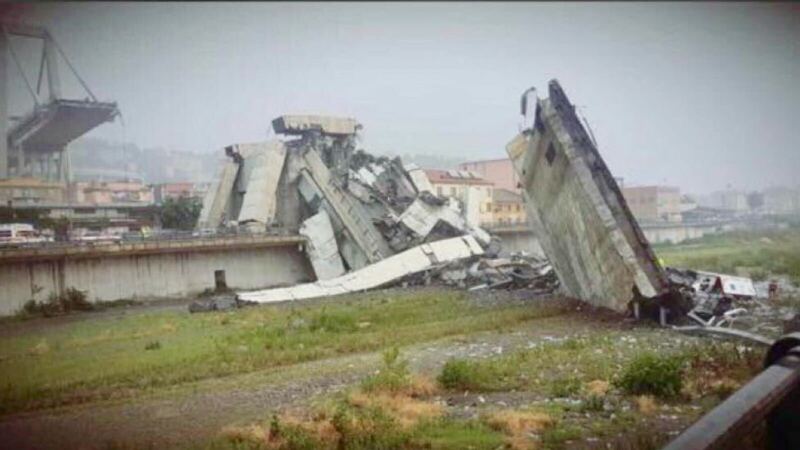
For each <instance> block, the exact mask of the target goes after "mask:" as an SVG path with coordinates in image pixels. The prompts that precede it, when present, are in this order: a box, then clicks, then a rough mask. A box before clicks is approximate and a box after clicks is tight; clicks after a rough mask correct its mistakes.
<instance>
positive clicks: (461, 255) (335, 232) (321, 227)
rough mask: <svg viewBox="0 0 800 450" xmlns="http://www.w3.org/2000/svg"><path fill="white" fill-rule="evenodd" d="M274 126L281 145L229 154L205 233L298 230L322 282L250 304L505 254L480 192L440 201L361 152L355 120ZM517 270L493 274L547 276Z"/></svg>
mask: <svg viewBox="0 0 800 450" xmlns="http://www.w3.org/2000/svg"><path fill="white" fill-rule="evenodd" d="M272 125H273V128H274V130H275V132H276V134H278V135H280V136H281V138H280V139H275V140H272V141H269V142H263V143H254V144H237V145H232V146H229V147H227V148H226V149H225V154H226V155H227V156H228V158H229V159H228V160H227V161H226V163H225V164H224V165H223V167H222V168H221V170H220V173H219V175H218V177H217V179H216V181H215V182H214V184H213V185H212V187H211V189H210V190H209V192H208V194H207V196H206V198H205V199H204V202H203V209H202V211H201V214H200V219H199V221H198V228H199V229H201V230H209V229H211V230H218V229H226V228H227V229H231V228H232V229H245V230H249V231H253V232H264V231H269V230H274V229H282V230H296V232H297V233H299V234H300V235H303V236H305V237H306V240H307V244H306V253H307V255H308V257H309V261H310V263H311V266H312V267H313V270H314V273H315V275H316V278H317V281H316V282H315V283H308V284H305V285H299V286H293V287H291V288H281V289H270V290H264V291H257V292H248V293H242V294H241V295H240V298H241V299H242V300H244V301H252V302H260V303H263V302H270V301H280V300H287V299H298V298H310V297H317V296H321V295H335V294H338V293H344V292H352V291H358V290H364V289H371V288H374V287H381V286H386V285H390V284H392V283H397V282H402V280H403V279H406V278H409V277H414V276H419V274H420V273H426V274H429V275H428V276H430V274H432V273H434V272H436V271H438V270H440V269H441V267H443V266H444V265H446V264H450V263H458V262H460V261H463V260H469V259H470V258H472V257H477V256H481V257H482V256H484V255H485V256H486V257H489V258H491V257H493V256H494V255H496V254H497V252H498V251H499V241H498V240H497V239H493V238H492V236H490V234H489V233H487V232H486V231H485V230H483V229H481V228H480V227H479V226H478V224H477V221H478V213H479V208H480V205H478V204H477V202H475V201H470V200H473V199H477V198H478V193H477V192H475V193H471V192H470V191H469V190H468V191H467V192H466V195H465V197H466V199H465V200H464V201H459V200H457V199H455V198H451V197H448V198H445V197H439V196H437V195H435V194H434V192H433V189H432V186H431V184H430V182H429V180H428V178H427V177H426V175H425V172H424V171H423V170H422V169H420V168H419V167H416V166H414V165H404V164H403V163H402V162H401V160H400V159H399V158H395V159H390V158H387V157H376V156H373V155H371V154H369V153H367V152H366V151H364V150H361V149H357V148H356V144H357V141H358V132H359V130H360V129H361V125H360V124H359V123H358V122H356V121H355V120H354V119H348V118H336V117H324V116H281V117H279V118H277V119H275V120H274V121H273V122H272ZM509 264H511V263H510V262H509ZM514 264H516V265H515V269H514V270H516V271H517V272H518V273H517V272H514V270H511V269H508V268H497V267H489V270H490V271H494V272H498V273H500V274H503V276H505V277H511V276H512V275H506V274H507V273H516V275H513V276H515V277H516V281H514V284H516V285H522V284H525V283H526V282H532V281H533V279H534V278H536V276H534V275H531V274H532V273H536V274H538V272H537V270H541V268H538V269H535V270H534V269H533V268H530V270H528V271H526V270H525V264H523V263H522V262H517V263H514ZM480 267H483V266H480ZM480 272H483V270H482V269H479V268H477V267H476V268H474V269H473V270H472V272H471V273H474V274H476V275H474V276H475V277H476V278H477V277H480V276H479V273H480ZM526 277H527V278H526ZM483 278H485V279H486V280H487V281H490V282H491V283H496V282H498V281H499V280H494V279H492V278H491V277H483ZM409 279H410V278H409ZM509 279H511V278H509ZM543 286H544V285H543Z"/></svg>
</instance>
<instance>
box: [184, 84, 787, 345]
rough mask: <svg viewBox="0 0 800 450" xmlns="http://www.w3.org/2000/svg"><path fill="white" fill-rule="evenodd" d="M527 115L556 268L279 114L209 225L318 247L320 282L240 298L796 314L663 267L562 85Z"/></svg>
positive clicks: (407, 177) (372, 159)
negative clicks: (450, 294) (480, 299)
mask: <svg viewBox="0 0 800 450" xmlns="http://www.w3.org/2000/svg"><path fill="white" fill-rule="evenodd" d="M521 113H522V115H523V120H524V123H525V124H526V126H523V128H522V131H521V132H520V133H519V134H518V135H517V136H516V137H515V138H514V139H513V140H512V141H511V142H510V143H509V144H508V145H507V147H506V150H507V152H508V155H509V158H510V160H511V162H512V165H513V167H514V170H515V172H516V174H517V175H518V177H519V180H520V186H521V188H522V194H523V198H524V200H525V206H526V211H527V215H528V218H529V221H530V223H531V224H532V231H533V232H534V233H535V235H536V237H537V239H538V241H539V243H540V245H541V247H542V249H543V250H544V253H545V254H546V255H547V258H548V260H544V259H537V258H533V257H531V256H528V255H512V256H511V257H510V258H498V257H497V255H498V254H499V245H500V243H499V241H498V240H497V239H496V238H493V237H492V236H490V235H489V234H488V233H487V232H486V231H484V230H483V229H481V228H480V227H479V226H478V225H477V220H478V212H479V205H478V204H477V202H476V201H475V199H476V198H477V193H476V195H474V196H473V195H471V193H470V192H469V190H468V191H467V192H466V196H465V197H466V199H465V200H463V201H459V200H456V199H454V198H443V197H439V196H437V195H435V194H434V192H433V189H432V187H431V183H430V182H429V180H428V179H427V177H426V175H425V173H424V172H423V171H422V170H421V169H420V168H418V167H416V166H413V165H404V164H403V163H402V162H401V161H400V159H399V158H396V159H389V158H386V157H376V156H373V155H371V154H369V153H367V152H365V151H363V150H361V149H357V148H356V143H357V138H358V131H359V130H360V129H361V125H360V124H359V123H358V122H356V121H355V120H353V119H344V118H335V117H323V116H282V117H279V118H277V119H275V120H274V121H273V122H272V125H273V128H274V130H275V132H276V133H277V134H278V135H280V136H281V139H276V140H273V141H270V142H265V143H257V144H238V145H233V146H229V147H227V148H226V149H225V153H226V155H227V156H228V157H229V160H228V161H227V162H226V164H225V165H224V166H223V167H222V168H221V171H220V175H219V177H218V178H217V181H216V182H215V184H214V185H213V186H212V188H211V189H210V190H209V193H208V195H207V197H206V198H205V200H204V203H203V210H202V212H201V216H200V221H199V227H200V228H210V229H219V228H226V227H234V228H245V229H249V230H256V231H264V230H272V229H282V230H296V232H298V233H299V234H301V235H303V236H305V237H306V238H307V245H306V252H307V254H308V257H309V260H310V262H311V265H312V266H313V269H314V272H315V274H316V277H317V281H316V282H313V283H306V284H300V285H296V286H291V287H284V288H276V289H267V290H262V291H255V292H243V293H239V294H238V295H237V302H239V301H243V302H256V303H267V302H275V301H286V300H297V299H305V298H314V297H322V296H330V295H337V294H342V293H347V292H358V291H363V290H366V289H374V288H378V287H386V286H392V285H401V286H409V285H427V284H431V283H443V284H446V285H451V286H458V287H460V288H463V289H469V290H481V289H519V288H524V289H526V290H529V291H531V292H533V293H537V294H538V293H551V292H554V291H555V290H557V289H558V290H560V291H561V292H563V293H564V294H566V295H567V296H569V297H572V298H577V299H581V300H584V301H586V302H588V303H591V304H592V305H594V306H599V307H605V308H608V309H611V310H615V311H617V312H631V310H633V312H634V315H636V316H637V317H639V316H641V315H642V314H644V315H646V316H650V317H652V318H659V319H660V320H661V322H662V323H663V324H665V325H666V323H667V322H668V321H669V322H672V323H677V322H681V321H684V322H685V321H689V320H690V321H693V322H695V323H696V325H695V326H694V327H689V328H692V329H702V330H712V331H713V330H722V332H723V333H728V334H737V333H738V334H739V335H742V336H743V337H746V338H752V339H756V340H758V339H762V340H765V341H766V340H768V339H767V338H762V337H761V336H760V335H758V334H757V333H759V332H769V333H773V332H774V331H776V330H775V327H776V326H777V327H778V328H779V327H780V322H781V321H782V320H785V318H786V317H785V316H786V314H785V312H786V311H782V310H780V309H779V308H775V307H770V306H769V305H767V304H766V303H764V302H763V301H762V300H760V299H759V298H758V296H757V295H756V291H755V288H754V286H753V283H752V282H751V281H750V280H749V279H746V278H738V277H731V276H727V275H720V274H712V273H702V272H696V271H690V270H679V269H670V268H667V269H664V268H662V267H661V265H660V264H659V263H658V261H657V259H656V258H655V254H654V253H653V251H652V249H651V248H650V245H649V243H648V242H647V240H646V239H645V237H644V235H643V233H642V231H641V229H640V228H639V226H638V224H637V222H636V220H635V219H634V217H633V215H632V214H631V212H630V210H629V208H628V205H627V203H626V202H625V199H624V198H623V196H622V193H621V191H620V189H619V186H618V185H617V183H616V181H615V179H614V177H612V176H611V173H610V171H609V170H608V167H607V166H606V164H605V162H604V161H603V159H602V157H601V156H600V153H599V151H598V150H597V144H596V143H595V142H594V138H593V136H592V135H591V133H590V131H587V128H584V124H585V123H586V121H585V119H581V118H579V117H578V115H577V113H576V111H575V108H574V106H573V105H572V103H570V101H569V99H568V98H567V96H566V94H565V93H564V91H563V90H562V89H561V86H560V85H559V84H558V82H557V81H556V80H552V81H551V82H550V84H549V97H548V98H542V99H540V98H538V97H537V96H536V90H535V89H529V90H528V91H526V92H525V93H524V94H523V96H522V102H521ZM754 318H755V319H759V318H760V319H759V320H755V319H754ZM747 323H751V324H750V325H747ZM689 328H686V327H683V329H684V330H688V329H689Z"/></svg>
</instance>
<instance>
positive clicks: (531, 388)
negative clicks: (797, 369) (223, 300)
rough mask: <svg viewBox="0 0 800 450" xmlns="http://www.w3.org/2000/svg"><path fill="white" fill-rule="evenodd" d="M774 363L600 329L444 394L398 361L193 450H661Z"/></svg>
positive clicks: (454, 372) (466, 368) (738, 350)
mask: <svg viewBox="0 0 800 450" xmlns="http://www.w3.org/2000/svg"><path fill="white" fill-rule="evenodd" d="M762 356H763V355H762V354H761V353H760V352H759V351H757V350H751V349H747V348H742V347H737V346H735V345H731V344H716V345H714V344H710V343H708V342H698V341H690V340H686V339H681V338H680V337H677V335H676V334H674V333H668V332H664V331H658V330H654V329H647V328H642V329H635V330H628V331H613V330H596V331H594V332H590V333H588V334H585V335H583V336H580V337H574V338H568V339H561V340H553V341H548V342H544V343H542V344H541V345H536V346H534V347H533V348H529V349H524V350H520V351H516V352H513V353H511V354H509V355H504V356H498V357H493V358H488V359H483V360H469V359H453V360H450V361H448V362H447V363H446V364H445V365H444V367H443V368H442V370H441V372H440V373H439V375H438V377H437V380H436V382H435V383H432V382H431V380H429V379H426V378H424V377H420V376H419V375H418V374H412V373H410V372H409V371H408V370H407V368H406V367H405V366H404V364H403V362H402V360H399V362H398V360H397V359H396V358H397V355H396V354H395V355H390V356H389V357H388V358H387V363H386V365H385V367H384V368H383V369H382V371H381V372H380V373H378V374H377V375H373V376H371V377H368V378H367V379H365V380H364V381H362V383H361V385H360V386H356V387H354V388H352V389H351V390H349V391H347V392H345V393H342V394H339V395H336V396H334V397H333V398H329V399H327V400H326V401H325V402H322V403H320V404H317V405H313V406H311V407H309V409H307V410H305V411H302V412H299V413H298V412H297V411H295V412H293V413H287V414H283V415H275V416H273V417H272V418H271V419H270V420H265V421H263V422H260V423H255V424H251V425H249V426H246V427H234V428H228V429H225V430H223V432H222V433H220V435H219V436H218V437H216V438H214V439H211V440H210V441H208V442H205V443H201V444H195V445H193V446H191V447H190V448H195V449H233V448H238V449H242V448H245V449H302V448H320V449H331V450H333V449H341V448H344V449H368V448H397V449H410V448H425V449H429V448H437V449H461V448H473V449H496V448H512V449H518V450H523V449H538V448H544V449H563V448H621V449H631V450H632V449H637V450H641V449H656V448H660V447H661V446H662V445H663V444H664V443H666V442H667V441H668V440H669V439H670V437H671V436H673V435H674V433H676V432H677V431H679V430H680V429H682V428H683V427H685V426H686V425H687V424H689V423H691V422H692V421H693V420H695V419H696V418H697V417H699V415H701V414H702V413H703V412H705V411H707V410H708V409H710V408H711V407H713V406H714V405H716V404H717V403H718V402H719V401H720V400H721V399H723V398H725V397H726V396H728V395H729V394H730V393H732V392H733V391H734V390H735V389H737V388H738V387H739V386H740V385H741V384H743V383H744V382H746V381H747V380H748V379H749V378H750V377H752V376H753V374H754V373H756V372H757V371H758V370H759V367H760V363H761V359H762ZM493 396H495V397H494V398H493ZM496 398H500V399H502V401H494V400H495V399H496ZM444 399H446V400H444ZM487 399H488V400H487ZM465 409H466V410H468V411H470V412H468V413H466V414H465V413H464V410H465ZM608 446H610V447H608Z"/></svg>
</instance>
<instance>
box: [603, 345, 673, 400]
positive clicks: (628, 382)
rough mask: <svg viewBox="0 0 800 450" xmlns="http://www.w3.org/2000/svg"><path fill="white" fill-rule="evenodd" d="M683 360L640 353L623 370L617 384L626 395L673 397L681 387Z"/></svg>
mask: <svg viewBox="0 0 800 450" xmlns="http://www.w3.org/2000/svg"><path fill="white" fill-rule="evenodd" d="M683 363H684V358H683V357H681V356H674V355H673V356H662V355H657V354H655V353H649V352H648V353H642V354H640V355H639V356H637V357H636V358H634V359H633V361H631V362H630V363H629V364H628V365H627V366H626V367H625V369H624V370H623V372H622V375H621V376H620V378H619V380H618V382H617V384H618V385H619V387H620V388H622V389H623V390H624V391H625V392H627V393H628V394H633V395H642V394H651V395H655V396H657V397H665V398H666V397H673V396H675V395H677V394H678V393H679V392H680V391H681V387H682V385H683V379H682V372H683Z"/></svg>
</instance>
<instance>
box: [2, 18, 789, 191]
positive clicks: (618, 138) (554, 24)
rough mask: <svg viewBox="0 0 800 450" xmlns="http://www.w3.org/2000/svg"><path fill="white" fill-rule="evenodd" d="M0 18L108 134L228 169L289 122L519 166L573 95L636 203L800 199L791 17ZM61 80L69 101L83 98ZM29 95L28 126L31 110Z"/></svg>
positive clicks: (400, 148)
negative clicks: (508, 157)
mask: <svg viewBox="0 0 800 450" xmlns="http://www.w3.org/2000/svg"><path fill="white" fill-rule="evenodd" d="M0 8H4V12H5V13H6V14H7V15H8V16H10V17H16V18H19V19H23V20H26V21H31V22H37V23H40V24H43V25H45V26H47V27H48V28H49V29H50V30H51V32H52V33H53V34H54V36H55V38H56V40H57V41H58V42H59V43H60V45H61V47H62V48H63V49H64V51H65V52H66V53H67V55H68V56H69V57H70V59H71V60H72V62H73V63H74V65H75V66H76V67H77V69H78V71H79V72H80V74H81V75H82V76H83V78H84V79H85V80H86V81H87V82H88V84H89V85H90V87H91V88H92V89H93V90H94V92H95V94H96V95H97V96H98V97H99V98H100V99H103V100H114V101H117V102H118V103H119V105H120V108H121V110H122V112H123V115H124V119H125V123H126V126H125V127H124V128H123V127H122V126H120V125H119V124H113V125H106V126H104V127H102V128H101V129H98V130H97V132H96V133H95V134H96V135H99V136H102V137H105V138H108V139H112V140H117V141H123V140H125V141H130V142H133V143H135V144H136V145H139V146H163V147H167V148H170V149H174V150H187V151H193V152H218V151H219V150H220V149H221V148H222V147H223V146H224V145H227V144H230V143H234V142H246V141H255V140H263V139H265V138H266V137H267V136H268V129H269V124H270V120H271V119H272V118H274V117H276V116H278V115H280V114H284V113H324V114H336V115H346V116H353V117H356V118H357V119H358V120H359V121H360V122H362V123H363V124H364V126H365V129H364V139H363V146H364V148H366V149H367V150H370V151H372V152H376V153H385V152H392V153H395V154H407V153H412V154H413V153H422V154H440V155H444V156H447V157H456V158H463V159H476V158H493V157H504V156H505V151H504V146H505V144H506V143H507V142H508V141H509V140H511V138H512V137H513V136H514V134H515V133H516V132H517V131H518V126H519V124H520V117H519V114H518V109H519V97H520V94H521V93H522V92H523V91H524V90H525V89H526V88H528V87H530V86H536V87H538V88H539V90H540V92H546V83H547V81H548V80H549V79H550V78H558V79H559V81H560V82H561V84H562V86H563V87H564V89H565V90H566V92H567V95H569V97H570V99H571V100H572V101H573V102H574V103H575V104H576V105H577V106H578V107H579V110H580V111H581V112H582V114H583V115H584V116H586V118H587V119H588V121H589V123H590V124H591V126H592V129H593V131H594V134H595V136H596V138H597V140H598V143H599V147H600V151H601V153H602V155H603V156H604V158H605V159H606V161H607V163H608V165H609V166H610V168H611V170H612V172H613V173H614V175H616V176H621V177H623V178H624V179H625V183H626V184H629V185H630V184H654V183H667V184H674V185H678V186H680V187H681V188H682V190H684V191H690V192H691V191H694V192H704V191H710V190H713V189H720V188H725V187H728V186H730V187H733V188H737V189H757V188H763V187H766V186H770V185H776V184H786V185H792V186H796V185H798V181H797V179H798V177H797V174H798V171H800V87H799V86H798V84H799V83H800V7H798V6H795V5H791V4H746V3H734V4H721V3H713V4H694V3H677V4H631V3H613V4H594V3H572V4H559V3H541V4H534V3H506V4H503V3H463V4H459V3H439V4H437V3H418V4H403V3H394V4H386V3H373V4H369V3H340V4H314V3H299V4H279V3H265V4H258V3H240V4H235V3H226V4H214V3H197V4H191V3H180V4H165V3H150V4H133V3H129V4H125V3H113V4H112V3H108V4H102V3H92V4H89V3H68V4H35V5H34V4H28V5H17V6H16V7H9V6H8V5H6V6H5V7H4V6H0ZM20 53H24V49H20ZM28 53H31V54H33V52H28ZM20 56H21V58H22V59H24V60H25V61H24V63H25V64H27V66H26V67H34V66H35V65H36V63H37V62H38V61H35V58H33V57H30V58H28V57H25V56H24V55H22V54H21V55H20ZM26 58H27V59H26ZM9 70H10V72H11V78H15V73H14V72H15V69H14V68H11V69H9ZM31 70H33V69H31ZM61 72H62V73H61V78H62V83H63V84H64V85H65V87H64V91H65V93H67V94H71V95H68V96H73V97H83V96H85V94H83V92H82V91H81V90H80V89H79V88H78V85H77V84H76V83H75V82H74V79H73V78H72V77H71V76H70V75H69V74H68V73H67V71H66V69H65V68H62V71H61ZM16 78H18V77H16ZM12 86H16V87H12V89H11V91H12V92H10V93H9V96H10V98H11V101H12V103H13V104H14V105H17V111H16V112H20V110H22V109H25V108H30V104H29V103H30V100H29V98H27V97H26V95H27V94H26V93H25V91H24V87H23V86H24V85H23V84H21V81H19V80H18V81H17V84H16V85H13V84H12ZM26 102H27V103H26Z"/></svg>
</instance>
